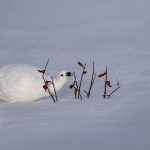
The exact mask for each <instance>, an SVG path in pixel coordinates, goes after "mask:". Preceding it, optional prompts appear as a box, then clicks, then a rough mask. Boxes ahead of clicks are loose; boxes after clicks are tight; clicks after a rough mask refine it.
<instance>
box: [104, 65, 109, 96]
mask: <svg viewBox="0 0 150 150" xmlns="http://www.w3.org/2000/svg"><path fill="white" fill-rule="evenodd" d="M107 78H108V77H107V67H106V76H105V84H104V95H103V97H104V98H106V95H107V84H106V82H107Z"/></svg>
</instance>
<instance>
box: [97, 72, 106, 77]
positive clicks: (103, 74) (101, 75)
mask: <svg viewBox="0 0 150 150" xmlns="http://www.w3.org/2000/svg"><path fill="white" fill-rule="evenodd" d="M105 75H106V71H105V72H104V73H102V74H100V75H98V77H100V78H101V77H103V76H105Z"/></svg>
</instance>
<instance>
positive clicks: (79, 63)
mask: <svg viewBox="0 0 150 150" xmlns="http://www.w3.org/2000/svg"><path fill="white" fill-rule="evenodd" d="M78 65H79V66H80V67H82V68H83V69H84V68H85V66H84V65H83V64H82V63H81V62H80V61H79V62H78Z"/></svg>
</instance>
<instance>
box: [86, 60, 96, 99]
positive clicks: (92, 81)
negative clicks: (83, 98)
mask: <svg viewBox="0 0 150 150" xmlns="http://www.w3.org/2000/svg"><path fill="white" fill-rule="evenodd" d="M95 77H96V73H95V65H94V61H93V72H92V78H91V83H90V88H89V90H88V92H87V98H89V97H90V95H91V90H92V87H93V84H94V81H95Z"/></svg>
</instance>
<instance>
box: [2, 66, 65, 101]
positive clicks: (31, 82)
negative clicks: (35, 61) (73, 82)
mask: <svg viewBox="0 0 150 150" xmlns="http://www.w3.org/2000/svg"><path fill="white" fill-rule="evenodd" d="M38 69H39V68H37V67H34V66H32V65H19V64H15V65H8V66H5V67H3V68H1V69H0V99H2V100H5V101H8V102H29V101H34V100H38V99H40V98H42V97H46V96H49V94H48V92H45V90H44V89H43V85H44V82H43V79H42V74H41V73H40V72H38V71H37V70H38ZM65 73H66V72H65V71H64V72H61V73H60V74H61V75H62V74H64V76H60V74H59V75H58V76H57V78H55V79H54V84H55V87H56V90H57V91H59V90H60V89H61V88H62V87H63V85H64V84H65V83H66V82H67V80H68V77H67V76H66V74H65ZM46 78H47V79H48V80H50V77H49V76H48V75H47V77H46ZM49 88H50V91H51V93H52V94H53V93H54V90H53V87H52V85H49Z"/></svg>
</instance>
